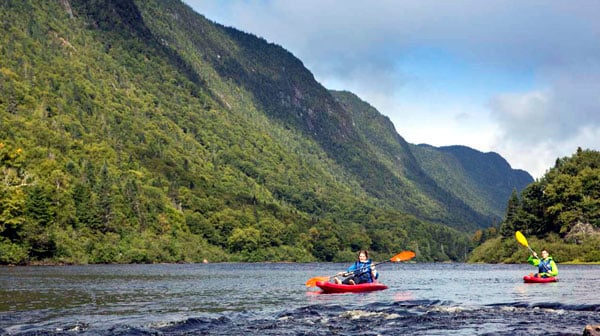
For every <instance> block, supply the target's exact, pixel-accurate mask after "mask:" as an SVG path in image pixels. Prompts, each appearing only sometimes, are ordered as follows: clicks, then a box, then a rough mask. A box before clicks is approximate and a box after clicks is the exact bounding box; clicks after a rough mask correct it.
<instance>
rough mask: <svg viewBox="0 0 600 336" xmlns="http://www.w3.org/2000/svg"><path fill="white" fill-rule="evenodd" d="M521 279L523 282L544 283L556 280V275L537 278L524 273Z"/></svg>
mask: <svg viewBox="0 0 600 336" xmlns="http://www.w3.org/2000/svg"><path fill="white" fill-rule="evenodd" d="M523 281H524V282H525V283H546V282H557V281H558V277H547V278H538V277H534V276H531V275H526V276H524V277H523Z"/></svg>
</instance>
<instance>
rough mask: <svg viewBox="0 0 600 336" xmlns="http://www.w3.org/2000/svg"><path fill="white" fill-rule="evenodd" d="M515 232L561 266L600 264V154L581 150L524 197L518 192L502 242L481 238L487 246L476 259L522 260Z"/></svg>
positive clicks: (511, 203) (511, 201)
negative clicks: (546, 253)
mask: <svg viewBox="0 0 600 336" xmlns="http://www.w3.org/2000/svg"><path fill="white" fill-rule="evenodd" d="M515 231H521V232H522V233H524V234H525V235H526V236H527V237H529V238H530V240H531V242H532V243H530V244H532V245H533V246H537V247H538V248H546V249H548V250H549V251H550V253H552V254H553V256H554V258H555V259H557V260H559V261H561V262H564V261H583V262H598V261H600V152H598V151H594V150H582V149H581V148H578V149H577V152H576V153H574V154H573V155H572V156H571V157H565V158H561V159H557V160H556V163H555V165H554V167H553V168H551V169H550V170H548V172H547V173H546V174H545V175H544V176H543V177H542V178H540V179H539V180H536V181H535V182H533V183H531V184H529V185H528V186H527V187H526V188H525V189H524V190H523V191H522V192H521V193H520V194H519V193H517V192H513V194H512V195H511V197H510V199H509V200H508V203H507V207H506V215H505V217H504V220H503V221H502V224H501V225H500V230H499V232H496V235H497V237H496V235H490V234H488V235H487V237H481V236H480V237H479V238H482V239H481V240H483V241H484V242H483V245H482V246H481V247H479V248H478V251H476V253H474V256H472V260H473V261H510V262H512V261H516V260H515V251H517V249H518V247H519V246H518V244H516V243H515V239H514V235H515ZM484 238H487V239H484ZM490 238H492V239H490ZM485 240H488V241H485ZM542 244H544V245H543V246H542ZM522 257H523V255H522V254H521V258H522Z"/></svg>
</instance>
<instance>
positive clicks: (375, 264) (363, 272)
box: [347, 259, 392, 277]
mask: <svg viewBox="0 0 600 336" xmlns="http://www.w3.org/2000/svg"><path fill="white" fill-rule="evenodd" d="M391 261H392V259H388V260H385V261H380V262H378V263H374V264H373V265H371V266H377V265H381V264H385V263H388V262H391ZM368 268H369V269H368V270H366V271H362V272H360V273H358V274H354V272H353V273H352V274H354V275H353V276H355V277H357V276H361V275H363V274H365V273H367V272H371V268H370V267H368ZM347 276H350V274H349V275H347Z"/></svg>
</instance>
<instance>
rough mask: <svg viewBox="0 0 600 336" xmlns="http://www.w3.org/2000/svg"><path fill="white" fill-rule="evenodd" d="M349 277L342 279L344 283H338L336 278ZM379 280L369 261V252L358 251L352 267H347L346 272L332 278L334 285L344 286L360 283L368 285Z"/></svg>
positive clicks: (373, 266) (338, 280)
mask: <svg viewBox="0 0 600 336" xmlns="http://www.w3.org/2000/svg"><path fill="white" fill-rule="evenodd" d="M348 273H350V276H349V277H347V278H346V279H344V281H340V279H338V278H337V277H338V276H348ZM377 278H379V273H378V272H377V270H376V269H375V265H373V263H372V262H371V259H369V252H368V251H367V250H360V251H358V260H357V261H355V262H354V264H352V266H350V267H348V269H347V270H346V272H339V273H338V274H336V276H335V277H334V278H333V281H334V282H335V283H336V284H345V285H356V284H361V283H369V282H373V281H375V280H376V279H377Z"/></svg>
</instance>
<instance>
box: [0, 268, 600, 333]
mask: <svg viewBox="0 0 600 336" xmlns="http://www.w3.org/2000/svg"><path fill="white" fill-rule="evenodd" d="M346 266H347V265H345V264H335V263H307V264H295V263H290V264H287V263H256V264H254V263H252V264H245V263H222V264H220V263H218V264H164V265H163V264H160V265H85V266H32V267H29V266H28V267H0V334H1V335H453V336H459V335H486V334H487V335H546V336H547V335H581V334H582V332H583V329H584V327H585V326H586V325H587V324H600V293H599V291H598V289H600V265H559V270H560V281H559V282H557V283H548V284H525V283H523V281H522V277H523V275H526V274H529V273H530V272H534V271H535V269H534V268H533V267H531V266H529V265H527V264H522V265H490V264H462V263H455V264H438V263H398V264H390V263H388V264H382V265H380V267H379V268H378V270H379V271H380V273H381V278H380V280H381V282H383V283H385V284H386V285H388V286H389V289H387V290H384V291H379V292H371V293H363V294H320V293H319V291H318V290H317V289H315V288H306V286H305V285H304V283H305V282H306V280H308V279H309V278H311V277H314V276H325V275H332V274H335V273H336V272H338V271H340V270H343V269H344V268H345V267H346Z"/></svg>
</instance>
